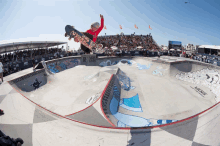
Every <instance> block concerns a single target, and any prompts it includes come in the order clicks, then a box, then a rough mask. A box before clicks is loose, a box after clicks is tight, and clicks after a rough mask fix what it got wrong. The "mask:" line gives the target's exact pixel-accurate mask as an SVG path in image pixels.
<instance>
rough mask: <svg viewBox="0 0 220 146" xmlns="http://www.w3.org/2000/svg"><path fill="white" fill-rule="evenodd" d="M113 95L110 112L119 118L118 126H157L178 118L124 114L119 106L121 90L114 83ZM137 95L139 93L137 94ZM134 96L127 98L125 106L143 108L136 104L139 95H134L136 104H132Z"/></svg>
mask: <svg viewBox="0 0 220 146" xmlns="http://www.w3.org/2000/svg"><path fill="white" fill-rule="evenodd" d="M113 91H114V92H113V97H112V100H111V102H110V106H109V108H110V112H111V114H112V115H113V116H114V117H115V118H116V119H117V120H118V123H117V126H118V127H126V126H129V127H146V126H155V125H161V124H167V123H171V122H175V121H177V120H154V119H145V118H142V117H138V116H133V115H127V114H122V113H120V112H118V108H119V104H122V103H120V92H119V90H118V88H117V86H115V85H114V87H113ZM136 96H137V95H136ZM131 99H132V98H130V100H125V104H124V105H125V106H127V107H129V106H131V107H129V108H136V107H139V108H141V106H140V105H138V104H136V102H137V97H135V96H134V97H133V100H134V101H135V104H133V103H132V104H131V103H130V101H132V100H131ZM138 101H139V97H138ZM153 121H155V122H156V123H154V122H153Z"/></svg>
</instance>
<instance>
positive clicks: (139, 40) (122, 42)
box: [0, 34, 159, 76]
mask: <svg viewBox="0 0 220 146" xmlns="http://www.w3.org/2000/svg"><path fill="white" fill-rule="evenodd" d="M97 43H98V44H99V43H100V44H103V46H104V48H105V55H106V56H115V55H116V51H119V52H122V51H125V52H129V51H137V50H138V51H147V50H150V51H157V50H159V47H158V46H157V45H156V44H155V43H154V41H153V38H152V36H151V34H149V35H144V36H142V35H134V34H131V35H112V36H99V37H98V38H97ZM113 46H115V47H117V48H118V49H117V50H115V49H112V47H113ZM77 54H82V51H81V50H78V51H74V52H73V51H65V50H64V49H63V47H62V48H46V49H26V50H16V51H13V52H8V53H3V54H0V62H2V64H3V69H4V72H3V76H7V75H10V74H12V73H15V72H17V71H20V70H22V68H21V67H20V66H19V64H20V63H24V64H28V62H29V61H31V60H36V62H35V64H37V63H38V62H39V61H41V59H42V60H44V59H45V58H49V59H48V60H50V59H56V58H62V57H67V56H74V55H77Z"/></svg>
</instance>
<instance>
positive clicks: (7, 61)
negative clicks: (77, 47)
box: [0, 48, 74, 76]
mask: <svg viewBox="0 0 220 146" xmlns="http://www.w3.org/2000/svg"><path fill="white" fill-rule="evenodd" d="M72 55H74V54H73V52H70V51H64V50H63V49H62V48H47V49H26V50H17V51H13V52H10V53H3V54H0V62H2V64H3V68H4V72H3V76H7V75H10V74H12V73H15V72H17V71H20V70H22V68H20V67H19V64H20V63H22V62H23V63H28V61H30V60H32V59H36V60H39V59H44V58H49V59H56V58H61V57H67V56H72ZM37 63H38V62H37V61H36V64H37Z"/></svg>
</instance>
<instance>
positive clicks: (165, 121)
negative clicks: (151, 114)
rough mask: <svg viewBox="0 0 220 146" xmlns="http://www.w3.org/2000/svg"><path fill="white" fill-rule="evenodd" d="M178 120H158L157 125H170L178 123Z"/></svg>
mask: <svg viewBox="0 0 220 146" xmlns="http://www.w3.org/2000/svg"><path fill="white" fill-rule="evenodd" d="M176 121H177V120H157V124H158V125H162V124H169V123H172V122H176Z"/></svg>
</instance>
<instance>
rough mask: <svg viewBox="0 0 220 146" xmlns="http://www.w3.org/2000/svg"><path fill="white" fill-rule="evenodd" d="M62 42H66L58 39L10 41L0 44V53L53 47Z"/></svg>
mask: <svg viewBox="0 0 220 146" xmlns="http://www.w3.org/2000/svg"><path fill="white" fill-rule="evenodd" d="M62 44H67V42H60V41H31V42H12V43H6V44H0V54H1V53H6V52H11V51H15V50H25V49H34V48H45V47H54V46H58V45H62Z"/></svg>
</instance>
